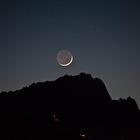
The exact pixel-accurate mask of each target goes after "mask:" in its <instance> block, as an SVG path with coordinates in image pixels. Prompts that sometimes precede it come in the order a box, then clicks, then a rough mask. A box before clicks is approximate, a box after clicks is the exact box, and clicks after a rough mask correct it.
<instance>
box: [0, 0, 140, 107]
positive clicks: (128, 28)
mask: <svg viewBox="0 0 140 140" xmlns="http://www.w3.org/2000/svg"><path fill="white" fill-rule="evenodd" d="M61 49H65V50H69V51H71V53H72V54H73V56H74V61H73V63H72V65H70V66H68V67H65V68H64V67H61V66H59V65H58V64H57V61H56V55H57V53H58V51H59V50H61ZM81 72H86V73H89V74H92V76H93V77H98V78H101V79H102V80H103V81H104V82H105V85H106V87H107V89H108V91H109V93H110V95H111V97H112V98H113V99H118V98H120V97H122V98H126V97H128V96H131V97H133V98H135V99H136V101H137V103H138V104H139V106H140V85H139V84H140V1H139V0H137V1H136V0H102V1H101V0H91V1H89V0H79V1H78V0H3V1H2V0H1V1H0V91H9V90H16V89H21V88H23V87H24V86H29V85H30V84H32V83H33V82H40V81H41V82H43V81H48V80H55V79H56V78H58V77H60V76H63V75H65V74H69V75H77V74H79V73H81Z"/></svg>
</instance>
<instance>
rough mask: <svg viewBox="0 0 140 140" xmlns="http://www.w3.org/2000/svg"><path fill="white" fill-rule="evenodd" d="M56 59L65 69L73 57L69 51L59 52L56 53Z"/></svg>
mask: <svg viewBox="0 0 140 140" xmlns="http://www.w3.org/2000/svg"><path fill="white" fill-rule="evenodd" d="M56 59H57V62H58V64H59V65H60V66H63V67H66V66H69V65H70V64H71V63H72V62H73V55H72V54H71V52H70V51H67V50H61V51H59V52H58V54H57V58H56Z"/></svg>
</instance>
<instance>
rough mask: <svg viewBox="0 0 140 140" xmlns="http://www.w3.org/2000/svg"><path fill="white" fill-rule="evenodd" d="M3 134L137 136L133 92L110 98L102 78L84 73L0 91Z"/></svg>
mask: <svg viewBox="0 0 140 140" xmlns="http://www.w3.org/2000/svg"><path fill="white" fill-rule="evenodd" d="M0 120H1V123H0V129H1V131H0V139H1V140H17V139H18V140H19V139H20V140H28V139H30V140H31V139H41V140H42V139H43V140H44V139H48V140H56V139H62V140H64V139H67V140H71V139H73V140H77V139H78V140H80V139H88V140H101V139H104V140H106V139H107V140H112V139H113V140H125V139H126V140H139V139H140V134H139V132H140V111H139V108H138V106H137V103H136V101H135V100H134V99H132V98H131V97H128V98H127V99H121V98H120V99H119V100H112V98H111V96H110V95H109V93H108V91H107V89H106V87H105V84H104V83H103V81H102V80H101V79H99V78H92V77H91V75H89V74H85V73H81V74H79V75H76V76H69V75H65V76H63V77H60V78H58V79H56V80H55V81H47V82H39V83H33V84H32V85H30V86H29V87H25V88H23V89H21V90H17V91H10V92H2V93H1V94H0Z"/></svg>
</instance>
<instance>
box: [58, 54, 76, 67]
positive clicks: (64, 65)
mask: <svg viewBox="0 0 140 140" xmlns="http://www.w3.org/2000/svg"><path fill="white" fill-rule="evenodd" d="M72 61H73V56H71V60H70V62H69V63H67V64H61V63H59V64H60V65H61V66H63V67H66V66H69V65H70V64H71V63H72Z"/></svg>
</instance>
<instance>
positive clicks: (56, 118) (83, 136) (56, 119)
mask: <svg viewBox="0 0 140 140" xmlns="http://www.w3.org/2000/svg"><path fill="white" fill-rule="evenodd" d="M52 117H53V120H54V121H55V122H56V123H57V122H60V119H59V118H58V117H57V116H56V115H55V114H53V116H52ZM79 136H80V137H81V138H83V139H86V138H87V137H88V136H87V135H86V134H84V133H80V135H79ZM121 140H124V137H123V136H121Z"/></svg>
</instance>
